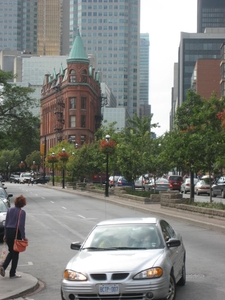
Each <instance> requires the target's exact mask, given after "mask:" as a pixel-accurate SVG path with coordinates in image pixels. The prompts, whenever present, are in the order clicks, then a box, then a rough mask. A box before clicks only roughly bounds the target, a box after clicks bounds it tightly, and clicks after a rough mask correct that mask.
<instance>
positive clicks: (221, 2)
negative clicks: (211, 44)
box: [197, 0, 225, 33]
mask: <svg viewBox="0 0 225 300" xmlns="http://www.w3.org/2000/svg"><path fill="white" fill-rule="evenodd" d="M219 27H225V0H198V10H197V32H198V33H200V32H204V31H205V28H219Z"/></svg>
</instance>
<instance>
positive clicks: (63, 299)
mask: <svg viewBox="0 0 225 300" xmlns="http://www.w3.org/2000/svg"><path fill="white" fill-rule="evenodd" d="M60 294H61V299H62V300H65V298H64V297H63V292H62V289H61V291H60Z"/></svg>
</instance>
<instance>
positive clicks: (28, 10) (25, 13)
mask: <svg viewBox="0 0 225 300" xmlns="http://www.w3.org/2000/svg"><path fill="white" fill-rule="evenodd" d="M5 49H9V50H15V51H23V52H26V53H36V52H37V0H33V1H30V0H13V1H12V0H0V51H2V50H5Z"/></svg>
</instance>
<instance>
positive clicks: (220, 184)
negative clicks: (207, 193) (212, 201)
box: [213, 177, 225, 195]
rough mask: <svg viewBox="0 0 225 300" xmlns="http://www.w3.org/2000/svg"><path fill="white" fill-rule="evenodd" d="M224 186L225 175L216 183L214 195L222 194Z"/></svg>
mask: <svg viewBox="0 0 225 300" xmlns="http://www.w3.org/2000/svg"><path fill="white" fill-rule="evenodd" d="M224 186H225V177H220V178H219V179H218V181H217V183H216V185H215V186H214V187H213V195H221V194H222V191H223V187H224Z"/></svg>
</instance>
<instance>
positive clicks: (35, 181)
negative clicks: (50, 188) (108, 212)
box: [33, 176, 50, 184]
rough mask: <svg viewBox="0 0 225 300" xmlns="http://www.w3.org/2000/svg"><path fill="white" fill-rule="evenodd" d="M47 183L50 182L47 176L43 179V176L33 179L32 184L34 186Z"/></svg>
mask: <svg viewBox="0 0 225 300" xmlns="http://www.w3.org/2000/svg"><path fill="white" fill-rule="evenodd" d="M49 181H50V177H49V176H45V177H44V176H43V177H39V178H34V181H33V183H36V184H38V183H42V184H44V183H47V182H49Z"/></svg>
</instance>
